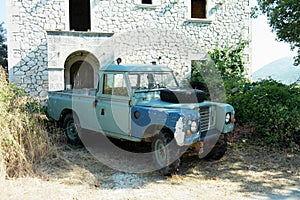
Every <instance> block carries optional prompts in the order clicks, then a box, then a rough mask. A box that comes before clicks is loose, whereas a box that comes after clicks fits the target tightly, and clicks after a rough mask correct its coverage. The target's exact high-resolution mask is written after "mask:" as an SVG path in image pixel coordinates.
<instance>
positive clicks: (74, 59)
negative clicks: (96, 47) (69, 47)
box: [64, 50, 100, 89]
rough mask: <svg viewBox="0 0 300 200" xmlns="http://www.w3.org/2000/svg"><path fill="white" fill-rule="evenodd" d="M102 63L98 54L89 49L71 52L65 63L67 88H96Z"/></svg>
mask: <svg viewBox="0 0 300 200" xmlns="http://www.w3.org/2000/svg"><path fill="white" fill-rule="evenodd" d="M99 67H100V63H99V61H98V59H97V58H96V56H94V55H93V54H92V53H90V52H88V51H84V50H81V51H75V52H73V53H71V54H70V55H69V56H68V57H67V59H66V60H65V64H64V80H65V88H66V89H70V88H74V89H81V88H96V87H97V85H98V70H99Z"/></svg>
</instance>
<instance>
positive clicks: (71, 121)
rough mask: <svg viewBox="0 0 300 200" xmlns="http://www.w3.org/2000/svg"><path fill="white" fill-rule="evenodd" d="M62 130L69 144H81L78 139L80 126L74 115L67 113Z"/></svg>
mask: <svg viewBox="0 0 300 200" xmlns="http://www.w3.org/2000/svg"><path fill="white" fill-rule="evenodd" d="M63 129H64V132H65V134H66V136H67V138H68V141H69V142H70V143H71V144H74V145H78V144H80V143H81V140H80V138H79V134H78V132H79V130H80V124H79V120H78V117H77V116H76V115H75V114H72V113H69V114H67V115H66V116H65V117H64V120H63Z"/></svg>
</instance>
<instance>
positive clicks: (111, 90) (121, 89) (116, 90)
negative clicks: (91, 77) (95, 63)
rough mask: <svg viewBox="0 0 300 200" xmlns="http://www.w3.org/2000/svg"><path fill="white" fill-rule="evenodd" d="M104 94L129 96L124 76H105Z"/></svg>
mask: <svg viewBox="0 0 300 200" xmlns="http://www.w3.org/2000/svg"><path fill="white" fill-rule="evenodd" d="M103 94H108V95H116V96H128V91H127V87H126V81H125V77H124V74H104V84H103Z"/></svg>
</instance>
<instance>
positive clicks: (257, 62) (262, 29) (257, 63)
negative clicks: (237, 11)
mask: <svg viewBox="0 0 300 200" xmlns="http://www.w3.org/2000/svg"><path fill="white" fill-rule="evenodd" d="M251 1H252V2H251V3H252V5H254V4H255V0H251ZM3 21H4V22H6V5H5V0H0V23H1V22H3ZM5 27H6V25H5ZM275 38H276V34H275V33H272V32H271V28H270V27H269V25H268V24H267V18H266V17H265V16H259V17H258V18H257V19H253V20H252V72H254V71H256V70H258V69H259V68H261V67H263V66H265V65H267V64H269V63H271V62H273V61H275V60H277V59H280V58H283V57H294V56H296V51H294V52H292V51H291V50H290V46H289V44H287V43H284V42H276V41H275Z"/></svg>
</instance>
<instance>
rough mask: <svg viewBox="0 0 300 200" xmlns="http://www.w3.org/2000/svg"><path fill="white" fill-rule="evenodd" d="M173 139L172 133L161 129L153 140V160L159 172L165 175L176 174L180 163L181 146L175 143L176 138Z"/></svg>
mask: <svg viewBox="0 0 300 200" xmlns="http://www.w3.org/2000/svg"><path fill="white" fill-rule="evenodd" d="M172 139H173V137H171V134H169V133H168V132H166V131H163V130H161V131H160V132H159V134H157V135H156V136H154V137H153V140H152V145H151V147H152V152H153V160H154V163H155V166H156V167H157V168H158V171H159V173H160V174H162V175H163V176H170V175H172V174H174V173H175V172H176V171H177V170H178V167H179V164H180V159H179V156H178V155H179V148H178V146H177V144H174V142H175V141H174V140H173V141H174V142H171V141H172ZM176 156H178V158H177V157H176Z"/></svg>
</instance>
